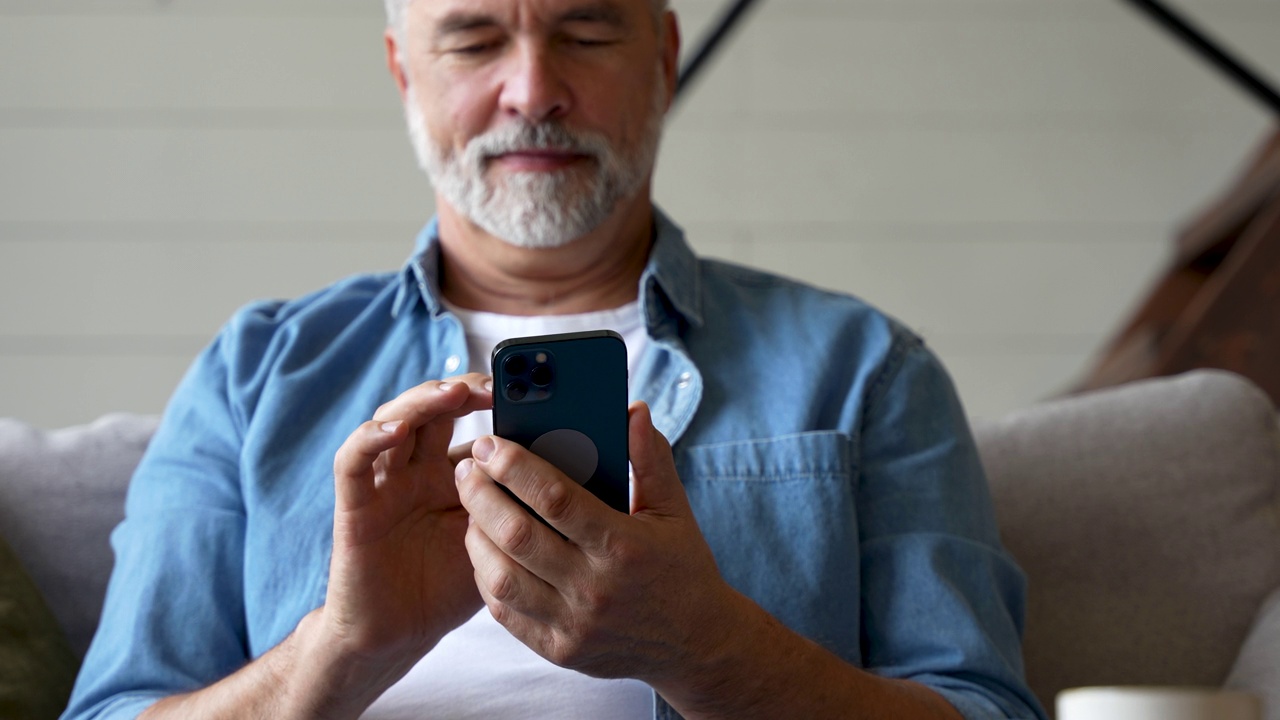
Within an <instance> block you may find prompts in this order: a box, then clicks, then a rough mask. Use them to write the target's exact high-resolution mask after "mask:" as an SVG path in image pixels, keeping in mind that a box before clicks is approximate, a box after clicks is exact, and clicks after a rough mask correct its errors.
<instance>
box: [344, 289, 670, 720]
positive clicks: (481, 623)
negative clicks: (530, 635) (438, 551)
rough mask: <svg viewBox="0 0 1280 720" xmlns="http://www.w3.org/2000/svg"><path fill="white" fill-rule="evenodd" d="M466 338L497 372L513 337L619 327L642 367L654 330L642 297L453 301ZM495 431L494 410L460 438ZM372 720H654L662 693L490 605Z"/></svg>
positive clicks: (391, 694) (477, 358)
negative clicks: (552, 306) (567, 651)
mask: <svg viewBox="0 0 1280 720" xmlns="http://www.w3.org/2000/svg"><path fill="white" fill-rule="evenodd" d="M448 307H449V310H451V311H452V312H453V313H454V314H456V315H457V316H458V318H459V319H460V320H461V321H462V325H463V327H464V328H465V330H466V336H467V352H468V354H469V355H470V358H471V362H470V367H469V368H468V370H469V371H470V372H482V373H488V372H489V357H490V355H491V354H492V352H493V348H494V346H496V345H497V344H498V343H499V342H502V341H503V340H506V339H508V338H512V337H527V336H532V335H551V334H555V333H565V332H581V331H585V330H602V329H605V330H613V331H615V332H617V333H618V334H620V335H622V338H623V340H624V341H626V345H627V364H628V371H630V370H632V369H634V367H635V360H636V358H638V357H640V353H641V351H643V349H644V345H645V343H646V342H647V341H648V336H647V335H646V334H645V332H644V324H643V322H642V321H641V317H640V304H639V302H638V301H636V302H632V303H629V304H627V305H624V306H622V307H620V308H615V309H613V310H606V311H602V312H593V313H584V314H581V315H552V316H540V317H522V316H512V315H498V314H495V313H485V312H475V311H471V310H462V309H460V308H456V307H452V306H448ZM491 432H493V418H492V413H490V412H488V411H485V412H480V413H473V414H471V415H469V416H467V417H465V418H462V419H461V420H459V421H458V422H457V423H456V424H455V426H454V431H453V444H455V445H457V444H459V443H463V442H468V441H470V440H474V439H475V438H477V437H479V436H480V435H485V434H488V433H491ZM362 717H363V718H365V719H366V720H420V719H426V718H432V719H433V720H436V719H439V720H471V719H474V720H544V719H554V720H599V719H600V718H610V719H611V720H613V719H615V718H616V719H617V720H649V719H650V718H652V717H653V694H652V690H650V688H649V686H648V685H645V684H644V683H642V682H639V681H637V680H599V679H596V678H592V677H588V676H586V675H583V674H581V673H578V672H575V671H573V670H565V669H564V668H561V667H558V666H556V665H554V664H552V663H550V662H549V661H547V660H544V659H543V658H542V657H541V656H539V655H538V654H537V653H535V652H533V651H532V650H530V649H529V648H527V647H525V646H524V644H523V643H521V642H520V641H519V640H516V639H515V638H514V637H512V636H511V634H510V633H508V632H507V631H506V628H503V627H502V626H501V625H499V624H498V623H497V621H495V620H494V619H493V616H492V615H490V614H489V611H488V609H486V608H481V609H480V612H478V613H476V614H475V615H474V616H473V617H472V618H471V619H470V620H468V621H467V622H465V623H463V624H462V625H461V626H460V627H458V628H457V629H456V630H454V631H453V632H451V633H449V634H448V635H446V636H445V637H444V638H443V639H442V640H441V641H440V643H439V644H438V645H436V647H435V648H434V649H433V650H432V651H431V652H429V653H427V655H426V657H424V658H423V659H422V660H421V661H420V662H419V663H418V664H417V665H415V666H414V667H413V669H412V670H410V671H409V673H408V674H407V675H405V676H404V678H402V679H401V680H400V682H398V683H396V684H395V685H394V686H392V687H391V688H390V689H389V690H387V692H386V693H384V694H383V696H382V697H381V698H379V699H378V701H377V702H375V703H374V704H373V706H372V707H370V708H369V709H368V710H367V711H366V712H365V713H364V715H363V716H362Z"/></svg>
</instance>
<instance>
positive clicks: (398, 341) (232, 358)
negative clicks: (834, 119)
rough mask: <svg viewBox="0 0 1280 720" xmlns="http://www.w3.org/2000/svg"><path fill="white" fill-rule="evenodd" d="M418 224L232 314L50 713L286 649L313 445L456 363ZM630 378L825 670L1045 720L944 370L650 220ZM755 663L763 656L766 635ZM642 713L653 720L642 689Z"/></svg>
mask: <svg viewBox="0 0 1280 720" xmlns="http://www.w3.org/2000/svg"><path fill="white" fill-rule="evenodd" d="M438 265H439V248H438V239H437V228H436V224H435V222H434V221H433V222H432V223H431V224H429V225H428V226H427V227H426V229H424V230H423V232H422V234H421V236H420V238H419V244H418V251H417V252H416V253H415V255H414V257H413V258H412V259H411V260H410V261H409V262H408V263H407V265H406V266H405V268H404V269H403V270H402V271H400V272H398V273H386V274H380V275H367V276H358V277H353V278H350V279H348V280H345V281H343V282H340V283H337V284H335V285H333V286H331V287H329V288H326V289H324V290H322V291H320V292H317V293H315V294H312V295H309V296H306V297H302V298H300V299H297V300H294V301H291V302H270V303H259V304H255V305H251V306H249V307H247V308H245V309H244V310H242V311H240V312H239V313H237V314H236V315H235V316H234V318H233V319H232V320H231V321H230V322H229V323H228V324H227V326H226V327H225V328H224V329H223V331H222V332H221V333H220V334H219V336H218V337H217V338H216V339H215V340H214V342H213V343H212V344H211V346H210V347H209V348H208V349H207V350H206V351H205V352H204V353H203V354H202V355H201V357H200V358H199V359H198V360H197V361H196V362H195V364H194V365H193V366H192V368H191V369H190V371H189V372H188V374H187V375H186V377H185V378H184V379H183V381H182V383H181V385H180V387H179V389H178V390H177V392H176V394H175V395H174V397H173V399H172V401H171V402H170V404H169V407H168V409H167V410H166V412H165V416H164V420H163V422H162V423H161V426H160V428H159V430H158V431H157V433H156V435H155V437H154V439H153V440H152V443H151V445H150V447H149V449H148V451H147V453H146V455H145V457H144V458H143V460H142V462H141V464H140V465H139V467H138V470H137V472H136V475H135V476H134V479H133V483H132V485H131V486H130V489H129V493H128V498H127V501H126V514H125V520H124V521H123V522H122V523H121V524H120V526H119V527H118V528H117V529H116V530H115V532H114V534H113V535H112V544H113V547H114V549H115V553H116V564H115V569H114V571H113V574H112V578H111V582H110V586H109V588H108V592H107V599H106V604H105V607H104V609H103V614H102V621H101V625H100V628H99V630H98V633H97V636H96V637H95V639H94V641H93V644H92V646H91V648H90V650H89V653H88V656H87V657H86V659H85V663H84V666H83V668H82V670H81V674H80V677H79V679H78V681H77V683H76V687H75V691H74V693H73V696H72V702H71V705H70V707H69V708H68V710H67V712H66V714H65V715H64V717H65V718H108V717H110V718H117V717H133V716H135V715H136V714H138V713H139V712H141V711H142V710H143V709H144V708H145V707H147V706H148V705H150V704H151V703H153V702H155V701H156V700H157V699H159V698H161V697H164V696H167V695H171V694H174V693H178V692H187V691H191V690H194V689H197V688H200V687H203V686H206V685H208V684H210V683H212V682H214V681H216V680H218V679H220V678H222V677H224V676H226V675H228V674H230V673H232V672H234V671H235V670H237V669H238V668H240V667H241V666H242V665H243V664H244V663H245V662H247V661H248V660H250V659H251V658H256V657H258V656H260V655H262V654H263V653H265V652H267V651H268V650H270V649H271V648H272V647H273V646H275V645H276V644H278V643H279V642H280V641H281V640H283V639H284V638H285V637H286V636H287V635H288V634H289V633H291V632H292V631H293V630H294V628H295V627H296V626H297V624H298V621H299V620H300V619H301V618H302V617H303V616H304V615H305V614H306V613H308V612H309V611H311V610H313V609H314V608H316V607H318V606H320V605H321V604H322V603H323V602H324V598H325V590H326V582H327V579H328V567H329V554H330V550H331V547H332V529H333V508H334V491H333V475H332V467H333V457H334V453H335V452H336V451H337V449H338V447H339V446H340V445H341V444H342V442H343V441H344V439H345V438H346V437H347V435H348V434H349V433H350V432H352V431H353V430H354V429H355V428H356V427H357V426H358V425H359V424H360V423H362V422H363V421H365V420H367V419H368V418H370V417H372V415H373V413H374V410H375V409H376V408H377V407H378V406H379V405H380V404H382V403H384V402H386V401H387V400H390V399H392V398H394V397H396V396H397V395H398V394H400V393H401V392H403V391H404V390H407V389H409V388H411V387H413V386H415V385H418V384H420V383H422V382H424V381H426V380H428V379H433V378H442V377H446V376H449V375H453V374H455V373H456V368H460V367H461V368H465V367H467V366H468V359H467V345H466V340H465V337H464V334H463V328H462V326H461V324H460V323H459V321H458V320H457V318H456V317H455V316H453V315H451V314H450V313H449V312H448V311H447V310H446V309H445V308H444V307H443V306H442V305H441V301H440V296H439V290H438V287H437V282H436V277H437V274H438V272H437V271H438ZM639 293H640V302H641V309H642V312H643V315H644V319H645V323H646V328H647V331H648V333H649V337H650V342H649V343H648V347H647V350H646V352H645V354H644V356H643V357H641V358H640V359H639V362H638V365H637V368H636V371H635V373H634V375H633V377H632V382H631V392H632V396H633V398H634V399H643V400H645V401H646V402H648V403H649V405H650V407H651V408H652V411H653V417H654V421H655V424H656V425H657V427H658V429H659V430H660V431H661V432H662V433H663V434H664V435H666V437H667V438H668V439H669V440H671V441H672V445H673V446H674V453H675V459H676V465H677V468H678V470H679V473H680V477H681V478H682V480H683V482H684V485H685V488H686V490H687V492H688V495H689V499H690V502H691V503H692V506H693V508H694V512H695V514H696V517H697V520H698V523H699V526H700V527H701V529H702V532H703V533H704V535H705V536H706V538H707V541H708V542H709V543H710V545H711V548H712V550H713V551H714V553H715V557H716V561H717V563H718V565H719V568H720V571H721V572H722V573H723V575H724V577H725V578H726V580H727V581H728V582H729V583H730V584H732V585H733V586H734V587H735V588H737V589H738V590H740V591H741V592H743V593H744V594H746V595H747V596H749V597H751V598H752V599H754V600H755V601H756V602H757V603H759V604H760V605H761V606H762V607H763V608H764V609H766V610H768V611H769V612H770V613H772V614H773V615H774V616H775V617H777V618H778V619H779V620H780V621H781V622H783V623H784V624H786V625H787V626H789V627H790V628H792V629H793V630H795V631H796V632H798V633H800V634H802V635H804V636H806V637H808V638H810V639H811V640H813V641H814V642H816V643H818V644H819V645H821V646H822V647H825V648H826V649H828V650H830V651H831V652H833V653H835V654H836V655H838V656H839V657H841V658H843V659H844V660H846V661H847V662H849V663H851V664H853V665H856V666H859V667H862V668H866V669H867V670H869V671H871V672H874V673H877V674H879V675H882V676H885V677H891V678H908V679H912V680H916V681H918V682H921V683H924V684H926V685H928V686H930V687H932V688H933V689H935V690H936V691H938V692H939V693H941V694H942V695H943V696H944V697H946V698H947V699H948V700H949V701H950V702H951V703H952V704H953V705H955V706H956V708H957V709H959V710H960V711H961V713H962V714H963V715H965V717H967V718H969V719H970V720H976V719H977V718H1042V717H1043V713H1042V711H1041V710H1040V709H1039V707H1038V705H1037V703H1036V700H1035V699H1034V697H1033V696H1032V695H1031V694H1030V692H1029V691H1028V690H1027V687H1026V685H1025V683H1024V681H1023V678H1022V675H1023V674H1022V659H1021V651H1020V637H1021V623H1022V615H1023V604H1024V580H1023V576H1022V574H1021V573H1020V571H1019V570H1018V568H1017V567H1016V565H1015V564H1014V563H1013V561H1012V560H1011V558H1010V557H1009V556H1008V555H1007V554H1006V553H1005V551H1004V550H1003V549H1002V548H1001V545H1000V542H999V538H998V535H997V530H996V523H995V519H994V515H993V510H992V505H991V500H990V497H989V493H988V490H987V487H986V480H985V477H984V475H983V471H982V467H981V464H980V463H979V460H978V456H977V453H976V450H975V447H974V444H973V440H972V438H971V436H970V434H969V430H968V427H967V425H966V421H965V417H964V415H963V413H962V410H961V407H960V405H959V403H958V401H957V399H956V396H955V393H954V391H953V388H952V384H951V382H950V380H949V379H948V377H947V375H946V373H945V372H944V370H943V369H942V368H941V366H940V365H939V363H938V362H937V360H936V359H935V357H934V356H933V355H932V354H931V353H930V352H929V351H928V350H927V349H926V348H925V347H924V346H923V344H922V343H921V341H920V340H919V339H918V338H917V337H915V336H914V335H912V334H911V333H910V332H908V331H907V330H906V329H904V328H903V327H902V326H900V325H898V324H897V323H895V322H894V321H892V320H891V319H889V318H887V317H885V316H884V315H882V314H880V313H878V312H877V311H875V310H874V309H873V308H871V307H869V306H867V305H866V304H864V303H862V302H860V301H858V300H856V299H853V298H850V297H848V296H843V295H839V294H835V293H829V292H823V291H819V290H815V289H813V288H810V287H807V286H804V285H801V284H799V283H796V282H794V281H790V280H786V279H782V278H779V277H775V276H772V275H768V274H765V273H762V272H758V271H755V270H749V269H746V268H742V267H738V266H734V265H730V264H727V263H721V262H714V261H709V260H700V259H698V258H696V257H695V256H694V255H693V253H692V252H691V251H690V249H689V247H688V245H687V244H686V243H685V241H684V238H683V234H682V232H681V231H680V229H679V228H677V227H676V226H675V225H674V224H673V223H672V222H671V221H670V220H668V219H667V218H666V217H665V216H664V215H662V213H660V212H658V213H656V232H655V241H654V245H653V247H652V250H651V253H650V259H649V262H648V266H647V268H646V270H645V271H644V274H643V277H642V278H641V281H640V288H639ZM761 652H768V649H767V648H762V649H761ZM655 717H656V718H676V717H678V716H677V715H676V713H675V712H674V711H673V710H672V709H671V708H670V707H669V706H668V705H667V704H666V703H665V702H664V701H663V700H662V699H661V698H660V697H658V698H656V699H655Z"/></svg>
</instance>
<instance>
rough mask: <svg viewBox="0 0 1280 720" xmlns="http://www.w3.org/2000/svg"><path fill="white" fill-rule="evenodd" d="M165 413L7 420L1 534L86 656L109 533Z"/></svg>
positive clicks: (0, 479) (1, 456) (1, 423)
mask: <svg viewBox="0 0 1280 720" xmlns="http://www.w3.org/2000/svg"><path fill="white" fill-rule="evenodd" d="M157 421H158V419H157V418H155V417H152V416H145V415H127V414H114V415H107V416H104V417H102V418H99V419H98V420H97V421H95V422H93V423H91V424H89V425H81V426H77V427H70V428H64V429H61V430H53V431H44V430H39V429H36V428H33V427H31V426H30V425H27V424H26V423H22V422H19V421H17V420H11V419H4V418H0V538H3V539H4V540H5V541H6V542H8V544H9V545H10V547H12V548H13V551H14V552H15V553H16V554H17V556H18V557H19V558H20V559H21V560H22V564H23V566H24V567H25V568H26V570H27V573H28V574H30V575H31V579H32V580H34V581H35V584H36V587H38V588H39V589H40V591H41V593H42V594H43V595H44V597H45V601H46V603H47V604H48V605H49V609H50V610H52V611H53V615H54V617H56V618H57V620H58V623H59V624H60V625H61V626H62V628H63V630H65V631H66V633H67V639H68V640H69V641H70V643H71V648H72V650H74V651H75V653H76V655H77V656H78V657H84V653H85V650H87V649H88V648H89V641H90V640H92V639H93V632H94V629H95V628H96V627H97V625H98V616H99V615H100V614H101V613H102V600H103V596H104V594H105V593H106V588H107V579H108V577H109V576H110V574H111V566H112V563H113V557H112V553H111V547H110V545H109V543H108V538H109V536H110V534H111V530H112V529H113V528H114V527H115V526H116V525H117V524H118V523H119V522H120V520H121V519H122V518H123V517H124V493H125V488H126V487H127V486H128V484H129V478H130V477H131V476H132V475H133V469H134V467H135V466H136V465H137V464H138V460H139V459H140V458H141V457H142V452H143V451H144V450H145V449H146V447H147V443H148V441H150V439H151V434H152V432H154V431H155V427H156V423H157Z"/></svg>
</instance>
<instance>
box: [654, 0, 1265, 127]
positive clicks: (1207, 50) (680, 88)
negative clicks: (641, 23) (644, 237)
mask: <svg viewBox="0 0 1280 720" xmlns="http://www.w3.org/2000/svg"><path fill="white" fill-rule="evenodd" d="M755 1H756V0H733V2H732V4H731V5H730V6H729V8H728V10H726V11H725V13H724V15H722V16H721V18H720V20H719V22H717V23H716V25H715V26H714V27H713V28H712V29H711V31H710V32H708V33H707V35H706V37H705V38H704V39H703V40H702V43H701V44H700V45H699V47H698V49H697V50H696V51H695V52H694V53H693V55H692V56H690V58H689V60H688V62H686V63H685V65H684V67H682V68H680V79H679V81H678V82H677V84H676V98H677V99H679V98H680V97H681V96H682V95H683V94H684V93H685V91H686V90H688V88H689V85H690V84H691V83H692V82H693V80H694V78H695V77H696V76H697V74H698V72H699V71H700V70H702V68H703V67H704V66H705V65H706V63H707V61H708V60H709V59H710V58H711V57H712V56H713V55H715V53H716V51H717V50H718V49H719V47H720V45H721V43H723V42H724V40H725V38H727V37H728V36H729V33H730V32H732V31H733V29H734V27H735V26H736V25H737V24H738V23H739V22H740V21H741V20H742V18H743V16H745V15H746V12H747V10H749V9H750V8H751V6H752V5H753V4H755ZM1125 2H1128V3H1129V4H1130V5H1132V6H1134V7H1135V8H1136V9H1137V10H1139V11H1140V12H1144V13H1146V14H1147V15H1148V16H1149V17H1151V19H1152V20H1154V21H1155V22H1156V23H1158V24H1159V25H1161V26H1162V27H1164V28H1165V30H1167V31H1169V32H1170V33H1171V34H1173V35H1174V36H1175V37H1177V38H1178V39H1180V40H1182V41H1183V42H1185V43H1186V44H1187V45H1188V46H1190V47H1191V49H1192V50H1193V51H1195V52H1196V54H1198V55H1200V56H1201V58H1203V59H1204V60H1206V61H1208V62H1209V63H1210V64H1211V65H1213V66H1214V67H1216V68H1218V70H1220V71H1221V72H1223V73H1224V74H1226V75H1227V77H1229V78H1230V79H1231V80H1233V81H1235V82H1236V84H1238V85H1240V86H1241V87H1243V88H1244V89H1245V90H1246V91H1247V92H1248V93H1249V94H1251V95H1253V96H1254V97H1255V98H1256V99H1257V100H1258V101H1260V102H1261V103H1263V104H1264V105H1266V106H1267V107H1268V108H1270V109H1271V111H1272V112H1274V113H1275V114H1276V115H1277V116H1280V93H1277V92H1276V90H1275V88H1273V87H1272V86H1271V85H1270V84H1269V83H1267V82H1266V81H1265V80H1263V79H1262V78H1261V77H1260V76H1259V75H1258V73H1256V72H1254V71H1253V70H1251V69H1249V68H1248V67H1246V66H1245V65H1244V63H1242V62H1241V61H1239V60H1237V59H1236V58H1235V56H1234V55H1233V54H1232V53H1231V52H1230V51H1228V50H1227V49H1226V48H1225V47H1224V46H1223V45H1222V43H1219V42H1216V41H1214V40H1211V39H1210V38H1209V36H1208V35H1206V34H1205V33H1204V32H1203V31H1201V30H1200V29H1198V28H1196V27H1195V25H1194V24H1192V22H1191V21H1190V20H1188V19H1187V18H1186V17H1184V16H1182V15H1180V14H1178V13H1176V12H1174V11H1173V10H1171V9H1170V8H1169V7H1168V6H1166V5H1164V4H1163V3H1161V2H1160V1H1159V0H1125Z"/></svg>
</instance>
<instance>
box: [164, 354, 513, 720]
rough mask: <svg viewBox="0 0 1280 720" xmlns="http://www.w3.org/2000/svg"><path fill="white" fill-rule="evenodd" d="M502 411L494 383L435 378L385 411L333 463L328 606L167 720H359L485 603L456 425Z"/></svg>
mask: <svg viewBox="0 0 1280 720" xmlns="http://www.w3.org/2000/svg"><path fill="white" fill-rule="evenodd" d="M492 407H493V391H492V384H491V383H490V381H489V378H488V377H486V376H483V375H477V374H472V375H462V376H459V377H456V378H450V379H449V380H445V381H432V382H428V383H424V384H422V385H419V386H418V387H415V388H413V389H411V390H407V391H405V392H404V393H403V394H402V395H400V396H399V397H397V398H396V399H395V400H392V401H391V402H389V403H387V404H386V405H383V406H382V407H380V408H378V410H377V412H376V413H374V416H373V419H372V420H370V421H369V422H366V423H364V424H362V425H361V426H360V427H359V428H357V429H356V430H355V432H353V433H351V436H350V437H348V438H347V440H346V442H345V443H343V445H342V447H341V448H340V449H339V450H338V453H337V455H336V456H335V457H334V463H333V470H334V490H335V493H336V504H335V507H334V513H333V556H332V559H331V560H330V563H329V589H328V595H327V596H326V598H325V604H324V606H322V607H320V608H318V609H316V610H314V611H312V612H311V613H308V614H307V615H306V616H305V617H303V618H302V620H301V622H299V623H298V627H297V629H296V630H295V631H294V632H293V634H291V635H290V636H289V637H287V638H285V640H284V641H283V642H281V643H280V644H279V645H277V646H276V647H274V648H272V649H271V650H270V651H268V652H267V653H265V654H264V655H263V656H262V657H260V658H258V659H256V660H254V661H253V662H251V663H249V664H248V665H245V666H244V667H243V668H241V669H240V670H239V671H237V672H235V673H233V674H232V675H230V676H229V677H226V678H224V679H222V680H221V681H219V682H216V683H214V684H213V685H210V686H208V687H206V688H204V689H202V690H199V691H196V692H193V693H187V694H182V695H173V696H170V697H167V698H165V699H163V700H160V701H159V702H157V703H156V704H154V705H152V706H151V707H150V708H148V709H147V711H146V712H144V713H143V717H144V718H147V720H159V719H161V718H242V717H271V718H280V719H281V720H286V719H290V718H298V719H302V718H306V719H308V720H316V719H317V718H356V717H359V716H360V715H361V714H362V713H363V712H364V711H365V709H367V708H368V707H369V705H371V704H372V703H373V701H374V700H376V699H377V698H378V697H379V696H380V695H381V694H382V693H383V691H385V690H386V689H387V688H389V687H391V685H393V684H394V683H395V682H396V681H397V680H399V679H400V678H401V677H402V676H403V675H404V674H405V673H406V672H408V671H409V669H410V668H412V667H413V665H414V664H415V663H416V662H417V661H418V660H419V659H421V658H422V656H423V655H425V654H426V653H427V651H429V650H430V649H431V648H432V647H433V646H434V645H435V644H436V643H437V642H438V641H439V640H440V638H442V637H444V635H445V634H447V633H448V632H449V631H451V630H453V629H454V628H455V627H457V626H458V625H461V624H462V623H463V622H464V621H466V620H467V619H468V618H470V617H471V616H472V615H474V614H475V613H476V612H477V611H478V610H479V609H480V607H481V605H482V601H481V599H480V594H479V592H478V591H477V590H476V585H475V579H474V575H473V572H472V568H471V560H470V559H469V557H468V556H467V549H466V546H465V545H464V538H465V536H466V532H467V513H466V511H465V510H464V509H463V508H462V505H461V503H460V502H459V501H458V490H457V485H456V484H455V483H454V479H453V468H454V465H455V464H456V463H457V462H458V461H460V460H461V459H462V458H463V457H465V456H467V455H470V446H467V447H463V448H455V449H454V450H453V451H452V453H451V451H450V449H449V442H450V440H451V439H452V437H453V421H454V419H455V418H458V417H462V416H463V415H466V414H468V413H471V412H474V411H476V410H486V409H489V408H492Z"/></svg>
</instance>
